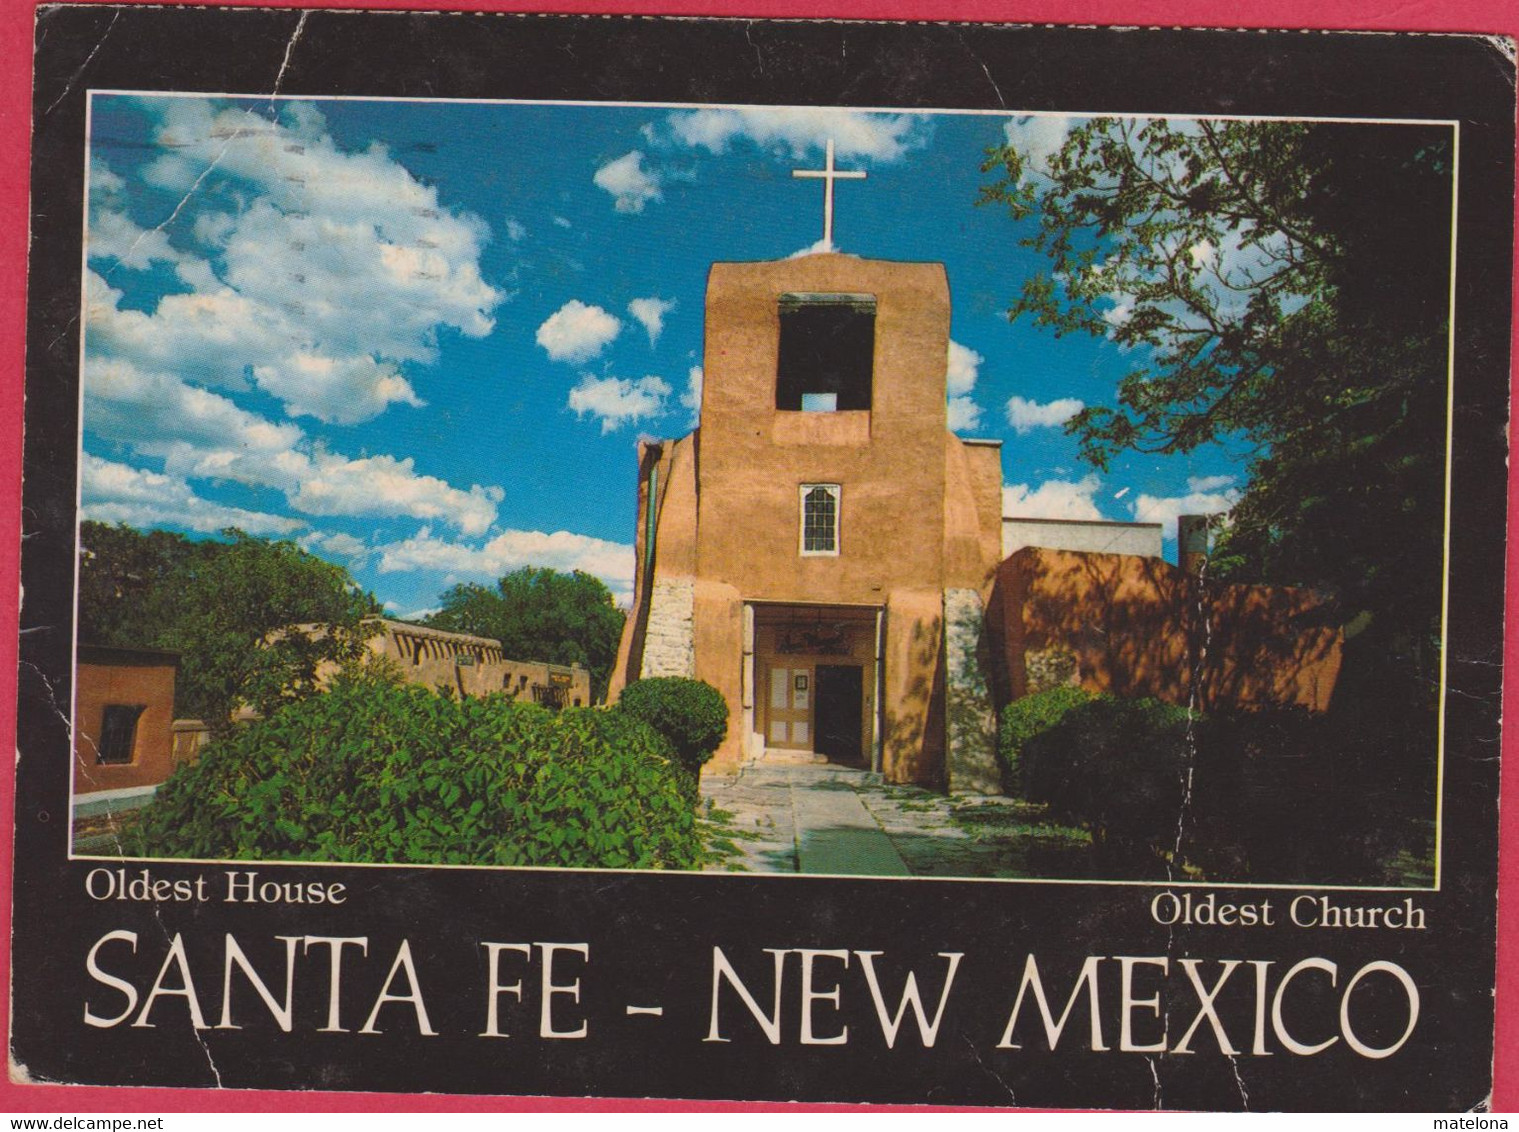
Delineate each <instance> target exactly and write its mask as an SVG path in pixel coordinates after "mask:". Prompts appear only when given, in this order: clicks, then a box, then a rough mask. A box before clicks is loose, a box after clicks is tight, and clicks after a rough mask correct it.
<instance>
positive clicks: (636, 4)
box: [0, 0, 1519, 1113]
mask: <svg viewBox="0 0 1519 1132" xmlns="http://www.w3.org/2000/svg"><path fill="white" fill-rule="evenodd" d="M128 2H142V0H128ZM207 6H212V5H207ZM214 6H227V7H231V6H243V7H251V6H258V7H266V8H268V7H299V6H302V5H301V4H300V3H297V2H295V0H251V2H244V0H233V2H232V3H227V2H226V0H223V3H221V4H218V5H214ZM306 6H315V7H325V8H370V9H374V8H401V9H408V8H409V9H417V10H423V11H426V10H430V9H436V8H445V7H446V8H458V9H470V10H484V11H552V12H588V13H589V12H607V11H613V10H615V11H617V12H628V13H638V14H643V15H684V16H693V15H702V16H754V17H784V18H807V17H830V18H849V19H876V20H970V21H984V22H1011V23H1052V24H1058V23H1066V24H1117V25H1124V26H1130V27H1132V26H1148V25H1160V26H1167V27H1248V28H1269V27H1292V28H1324V29H1348V28H1354V29H1366V30H1378V31H1447V32H1488V33H1503V34H1506V35H1509V36H1513V37H1516V38H1519V4H1516V3H1515V2H1514V0H1416V2H1411V3H1410V2H1399V0H1381V2H1379V3H1373V2H1371V0H813V2H808V0H613V2H612V3H606V2H603V3H597V2H596V0H557V2H554V3H549V4H543V5H535V4H531V3H528V4H521V3H506V2H498V3H491V2H489V0H485V2H482V0H434V2H432V3H427V2H425V0H307V3H306ZM33 9H34V4H33V3H31V2H30V0H0V265H3V269H0V500H3V501H4V502H3V504H0V736H4V737H6V738H5V739H4V740H3V741H0V753H3V751H4V749H5V748H6V747H8V746H10V743H11V739H10V736H13V735H14V733H15V705H16V640H17V605H16V601H15V600H14V598H13V596H12V595H14V594H16V593H17V587H18V585H19V579H18V569H17V554H18V551H19V546H20V514H19V503H20V497H21V407H22V396H23V395H22V374H23V362H24V360H25V341H26V290H25V288H26V271H25V265H26V255H27V230H28V222H27V184H28V172H29V170H28V166H29V156H30V142H29V137H30V123H31V115H32V100H31V93H32V92H31V39H32V19H33ZM1139 81H1141V82H1142V81H1143V79H1140V80H1139ZM1516 291H1519V288H1516ZM1516 330H1519V321H1516ZM1514 347H1519V334H1516V336H1515V341H1514V342H1513V343H1511V348H1514ZM1516 352H1519V350H1516ZM1511 373H1512V370H1511ZM1511 385H1512V379H1511ZM1516 510H1519V478H1516V477H1514V476H1513V475H1511V476H1510V479H1509V512H1510V522H1509V532H1510V540H1509V550H1508V555H1507V563H1508V582H1507V595H1506V596H1507V600H1506V602H1505V607H1506V611H1507V615H1506V621H1507V622H1508V623H1509V624H1510V625H1512V624H1513V622H1514V619H1515V616H1516V614H1519V549H1516V548H1519V541H1516V540H1515V539H1514V537H1513V534H1514V522H1513V515H1514V513H1515V511H1516ZM1505 659H1506V661H1507V670H1508V678H1507V679H1506V680H1505V686H1504V709H1505V710H1504V715H1505V716H1506V717H1507V716H1511V715H1512V713H1514V712H1515V711H1516V709H1519V638H1516V637H1515V636H1514V635H1513V634H1510V635H1509V637H1508V638H1507V643H1506V648H1505ZM1513 750H1519V732H1515V731H1512V730H1510V731H1506V733H1505V734H1504V737H1503V751H1504V760H1505V762H1506V761H1507V760H1508V759H1509V758H1513V757H1516V756H1514V755H1510V754H1509V753H1508V752H1509V751H1513ZM0 761H8V760H0ZM13 792H14V785H13V782H12V780H11V776H10V774H8V773H6V774H3V775H0V892H3V893H4V894H5V895H3V896H0V969H3V970H5V971H7V972H8V971H9V970H10V906H9V902H8V894H9V892H10V881H11V857H12V852H13V845H12V839H11V830H12V829H14V828H15V823H14V816H15V815H14V801H15V800H14V796H13ZM1501 821H1502V827H1501V843H1502V846H1503V849H1502V852H1501V855H1500V860H1499V907H1498V984H1497V1007H1498V1023H1497V1061H1496V1065H1495V1080H1494V1088H1493V1109H1494V1111H1497V1112H1508V1111H1514V1110H1515V1109H1519V907H1516V905H1519V787H1516V785H1515V784H1513V783H1510V784H1509V785H1508V788H1507V789H1505V791H1504V796H1503V799H1502V818H1501ZM8 998H9V995H8V993H6V994H0V1019H4V1022H5V1027H6V1031H7V1032H9V1017H8V1014H7V1011H8ZM798 1107H799V1106H796V1105H790V1104H773V1103H772V1104H724V1103H717V1102H684V1103H682V1102H670V1101H650V1100H605V1099H602V1100H586V1099H575V1098H567V1099H563V1098H561V1099H543V1098H534V1097H476V1096H461V1097H454V1096H439V1095H427V1096H412V1095H396V1094H389V1093H385V1094H379V1093H317V1092H285V1091H280V1092H275V1091H244V1090H227V1091H216V1090H207V1089H131V1090H125V1089H109V1088H88V1087H77V1086H59V1085H14V1084H10V1083H9V1082H6V1081H0V1111H8V1112H66V1113H90V1112H95V1113H121V1112H145V1113H153V1112H288V1111H294V1110H300V1111H307V1112H323V1111H327V1112H357V1111H377V1112H513V1111H547V1110H553V1111H562V1112H575V1111H581V1112H586V1111H591V1112H594V1111H636V1110H644V1111H650V1110H652V1111H684V1112H699V1111H723V1110H734V1109H749V1110H762V1111H763V1110H776V1111H780V1110H784V1111H789V1112H796V1111H798ZM800 1107H801V1108H802V1109H803V1110H806V1111H827V1110H830V1109H847V1108H850V1107H855V1106H845V1105H806V1106H800ZM887 1111H904V1110H902V1109H891V1108H888V1109H887Z"/></svg>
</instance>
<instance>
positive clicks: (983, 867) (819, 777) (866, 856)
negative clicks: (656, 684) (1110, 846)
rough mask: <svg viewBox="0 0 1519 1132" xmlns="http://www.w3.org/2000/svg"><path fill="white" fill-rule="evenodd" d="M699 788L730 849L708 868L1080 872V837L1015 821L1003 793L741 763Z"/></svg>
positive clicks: (1019, 812) (1017, 808)
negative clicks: (946, 791) (947, 790)
mask: <svg viewBox="0 0 1519 1132" xmlns="http://www.w3.org/2000/svg"><path fill="white" fill-rule="evenodd" d="M702 797H703V798H704V799H705V800H706V801H707V802H708V804H709V806H710V808H711V809H712V810H714V811H720V812H721V814H723V815H730V816H728V817H727V818H726V820H725V825H726V827H727V830H728V833H729V836H730V838H731V840H732V842H733V845H734V847H735V849H736V853H735V854H733V855H730V856H729V857H728V858H727V859H726V860H725V861H721V862H717V863H714V864H712V865H709V866H708V868H709V870H711V871H744V872H756V873H812V874H821V875H831V876H897V877H901V876H938V877H1020V876H1040V875H1051V871H1052V870H1053V871H1054V873H1055V874H1056V875H1073V874H1074V875H1079V874H1080V873H1081V872H1082V871H1084V870H1083V861H1084V858H1085V855H1086V848H1087V847H1086V846H1085V845H1084V844H1081V843H1079V842H1073V841H1072V840H1071V839H1070V838H1069V837H1066V838H1063V839H1062V838H1054V839H1052V838H1050V837H1048V836H1044V833H1045V831H1043V830H1033V829H1030V828H1029V827H1028V826H1026V825H1024V824H1022V822H1023V821H1024V820H1025V819H1024V817H1023V810H1024V808H1023V807H1022V806H1021V804H1020V803H1017V802H1014V801H1013V800H1011V799H1007V798H981V797H974V798H966V797H959V798H951V797H946V796H945V795H942V794H935V793H932V792H930V791H927V790H920V789H917V788H915V787H910V786H888V785H884V784H883V783H881V781H880V780H879V777H878V776H875V775H871V774H869V773H867V772H866V771H862V770H854V769H851V768H849V767H842V766H831V765H826V764H825V765H807V764H795V763H772V762H766V761H764V760H761V761H758V762H751V763H747V764H745V766H744V767H743V768H742V769H741V771H740V772H739V774H737V775H734V776H726V775H708V776H704V777H703V779H702Z"/></svg>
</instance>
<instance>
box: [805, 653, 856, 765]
mask: <svg viewBox="0 0 1519 1132" xmlns="http://www.w3.org/2000/svg"><path fill="white" fill-rule="evenodd" d="M864 671H865V670H864V669H863V668H861V667H860V666H859V665H858V664H820V665H818V666H817V708H816V715H815V717H814V718H815V722H816V726H817V739H816V742H815V745H814V746H813V750H815V751H816V752H817V753H818V754H820V755H827V756H828V757H829V758H830V759H832V760H833V761H835V762H842V763H856V764H857V763H861V762H863V761H864V752H863V751H862V750H861V749H860V748H861V742H860V739H861V731H860V714H861V709H862V708H863V706H864Z"/></svg>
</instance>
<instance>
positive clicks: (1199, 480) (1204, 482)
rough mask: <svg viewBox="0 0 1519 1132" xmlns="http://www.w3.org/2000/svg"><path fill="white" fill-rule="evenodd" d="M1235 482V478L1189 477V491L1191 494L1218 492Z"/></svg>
mask: <svg viewBox="0 0 1519 1132" xmlns="http://www.w3.org/2000/svg"><path fill="white" fill-rule="evenodd" d="M1233 482H1234V477H1233V476H1188V477H1187V490H1188V491H1191V492H1200V491H1203V492H1206V491H1218V490H1220V489H1221V488H1226V487H1228V486H1229V485H1230V484H1232V483H1233Z"/></svg>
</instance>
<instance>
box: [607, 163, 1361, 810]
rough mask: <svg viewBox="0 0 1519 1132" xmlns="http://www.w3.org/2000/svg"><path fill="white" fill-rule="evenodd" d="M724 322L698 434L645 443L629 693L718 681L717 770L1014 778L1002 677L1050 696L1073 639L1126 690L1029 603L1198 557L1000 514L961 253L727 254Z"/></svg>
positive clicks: (626, 654) (979, 784) (1155, 531)
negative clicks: (1007, 758) (1005, 767)
mask: <svg viewBox="0 0 1519 1132" xmlns="http://www.w3.org/2000/svg"><path fill="white" fill-rule="evenodd" d="M832 157H833V154H832V146H831V145H830V147H829V152H828V163H827V165H828V168H827V171H826V174H824V175H827V174H832V175H833V176H842V175H843V174H839V173H835V172H834V170H833V161H832ZM856 175H857V176H862V175H863V174H856ZM825 187H826V197H825V201H826V203H825V214H824V215H825V220H824V244H823V246H824V247H831V246H832V241H831V227H832V216H831V212H832V208H831V206H832V187H833V186H832V180H831V179H830V180H827V181H826V182H825ZM705 319H706V324H705V355H704V382H703V389H702V401H701V416H700V422H699V427H698V428H697V429H695V430H694V431H693V432H692V433H690V434H689V435H687V436H685V437H682V438H680V439H678V440H669V441H666V440H645V441H641V442H640V443H639V446H638V528H637V535H636V542H635V547H636V554H637V562H636V572H635V577H634V583H633V605H632V609H631V612H630V615H629V617H628V620H627V624H626V627H625V628H624V631H623V638H622V642H621V646H620V649H619V654H618V660H617V665H616V668H615V669H614V671H613V675H612V683H611V696H612V698H614V699H615V697H616V695H617V694H618V692H619V691H620V690H621V688H622V687H623V686H625V685H626V684H627V683H629V682H631V681H633V680H636V679H640V678H643V677H651V676H690V677H695V678H697V679H701V680H705V681H706V682H707V683H709V684H712V685H713V686H715V687H716V688H717V689H718V690H719V691H720V692H721V693H722V694H723V696H724V698H725V699H726V700H727V702H728V708H729V716H728V734H727V739H726V740H725V742H724V744H723V746H722V747H721V748H720V749H719V751H718V752H717V754H716V755H715V756H714V758H713V761H712V762H711V763H710V764H709V767H708V770H709V772H718V773H722V772H729V773H731V772H733V771H735V770H737V769H738V768H739V767H740V766H741V765H742V763H743V762H744V761H745V760H746V759H754V758H762V757H766V758H787V757H801V758H806V757H808V756H811V757H813V758H819V759H821V758H826V759H827V760H828V761H830V762H836V763H842V764H845V765H851V766H856V767H861V768H866V769H870V770H873V771H876V772H879V773H880V774H881V775H882V776H883V777H884V778H885V779H886V780H887V781H889V782H897V783H917V784H919V785H924V786H931V787H936V788H939V789H951V790H954V791H957V792H960V791H972V792H997V791H999V790H1000V788H1001V785H1000V772H999V771H998V768H997V763H996V758H995V751H994V745H995V717H994V714H993V710H992V709H993V705H992V692H993V686H994V685H996V686H997V687H998V688H1000V689H1001V691H1002V694H1000V695H998V697H997V698H998V701H999V702H1002V701H1004V700H1005V699H1006V698H1008V692H1009V691H1010V692H1011V695H1013V696H1016V695H1021V694H1026V693H1027V692H1028V691H1033V690H1037V688H1036V687H1034V686H1032V685H1030V684H1029V683H1028V681H1027V680H1025V679H1024V670H1025V669H1028V670H1029V671H1033V670H1034V668H1035V662H1036V661H1037V662H1038V663H1040V664H1045V665H1046V666H1047V667H1048V666H1049V660H1050V657H1051V656H1053V657H1054V658H1055V660H1056V661H1057V662H1063V661H1064V658H1065V657H1066V656H1067V655H1068V654H1069V655H1070V656H1071V657H1072V660H1071V662H1070V664H1069V665H1066V666H1065V667H1064V668H1063V669H1061V672H1060V674H1059V675H1058V677H1057V678H1058V680H1059V681H1060V682H1069V683H1083V684H1089V683H1091V682H1092V680H1091V679H1088V677H1093V678H1096V679H1097V680H1098V686H1097V687H1095V688H1094V690H1104V689H1103V687H1102V685H1103V684H1111V683H1112V676H1111V674H1110V673H1106V672H1105V670H1104V669H1103V665H1102V660H1103V658H1102V656H1100V655H1096V654H1094V656H1093V657H1088V658H1086V659H1085V660H1083V658H1082V657H1081V656H1079V655H1078V653H1079V651H1080V642H1079V641H1078V642H1075V644H1074V645H1073V646H1072V647H1071V648H1067V647H1066V645H1067V642H1066V640H1065V638H1064V637H1062V638H1060V639H1055V637H1054V636H1053V635H1052V634H1053V631H1054V630H1055V629H1056V628H1059V630H1060V631H1061V632H1064V633H1066V635H1067V636H1069V635H1070V634H1069V630H1068V628H1066V627H1056V626H1054V625H1053V619H1051V618H1049V617H1046V618H1045V619H1044V620H1045V621H1046V622H1050V623H1051V624H1050V625H1045V624H1044V623H1043V622H1041V623H1040V624H1039V625H1033V624H1030V625H1027V626H1025V625H1024V624H1023V622H1022V621H1021V620H1019V619H1020V618H1021V617H1022V616H1023V611H1025V610H1027V611H1029V613H1030V615H1033V614H1035V613H1037V612H1038V611H1039V610H1040V609H1043V608H1046V607H1053V608H1061V604H1062V602H1063V601H1065V600H1066V598H1065V595H1063V594H1062V593H1060V592H1051V593H1042V592H1041V591H1040V587H1041V586H1048V585H1054V586H1055V587H1056V590H1058V589H1059V587H1060V586H1061V585H1062V584H1064V583H1063V582H1062V581H1061V580H1060V579H1061V575H1060V568H1061V566H1062V565H1066V566H1068V565H1070V563H1071V562H1076V563H1078V564H1079V565H1081V566H1083V567H1090V566H1091V565H1092V564H1093V563H1100V564H1101V565H1102V566H1103V568H1104V569H1106V570H1107V573H1108V574H1109V575H1111V577H1112V578H1113V579H1114V580H1113V583H1112V585H1113V587H1115V589H1114V593H1112V594H1101V593H1085V594H1084V597H1085V599H1086V600H1087V601H1090V602H1092V603H1093V604H1094V607H1093V610H1092V615H1093V616H1094V617H1095V616H1097V614H1098V613H1099V612H1100V611H1099V610H1098V609H1097V608H1096V606H1097V605H1099V604H1102V603H1105V602H1106V603H1108V605H1109V606H1111V603H1112V601H1113V600H1115V599H1118V600H1129V597H1130V596H1131V595H1132V594H1133V593H1136V592H1140V591H1143V592H1145V593H1148V592H1149V591H1148V590H1147V589H1146V588H1145V587H1146V586H1149V587H1150V588H1152V589H1153V583H1154V582H1155V581H1156V580H1157V579H1156V578H1155V577H1153V576H1152V575H1155V573H1156V571H1162V572H1166V571H1169V572H1172V573H1177V574H1179V573H1180V571H1179V570H1177V568H1175V567H1171V566H1169V565H1168V564H1166V563H1164V562H1162V561H1160V559H1159V555H1160V548H1161V532H1160V527H1159V524H1129V523H1061V522H1058V521H1050V520H1040V519H1038V518H1037V517H1032V518H1023V517H1020V518H1017V519H1010V520H1009V521H1008V523H1006V524H1005V523H1004V517H1003V513H1002V483H1003V480H1002V453H1001V441H990V440H968V439H961V438H959V437H957V436H955V435H954V434H953V433H951V432H950V431H949V429H948V427H947V417H946V413H947V410H946V382H947V364H948V354H949V330H950V296H949V283H948V279H947V277H946V274H945V269H944V266H943V265H942V264H938V263H894V262H886V261H881V260H869V259H860V258H857V257H855V256H850V255H843V254H838V253H834V252H824V253H818V254H807V255H802V256H799V257H795V258H791V259H785V260H778V261H773V262H764V263H715V264H713V265H712V268H711V271H710V274H709V276H708V280H707V293H706V307H705ZM1005 537H1006V538H1007V539H1008V540H1009V545H1007V546H1004V539H1005ZM1020 546H1021V547H1023V549H1019V547H1020ZM1061 547H1064V548H1066V549H1063V550H1057V549H1048V548H1061ZM1041 548H1045V549H1041ZM1094 548H1101V550H1097V549H1094ZM1114 550H1117V551H1121V552H1122V553H1111V552H1110V551H1114ZM1009 555H1010V557H1009ZM1031 570H1032V573H1031ZM1136 571H1138V572H1139V574H1138V575H1137V577H1138V584H1137V587H1136V584H1135V577H1136V573H1135V572H1136ZM1081 573H1082V574H1083V576H1084V575H1085V574H1088V573H1090V570H1083V571H1081ZM1046 579H1054V580H1053V581H1046ZM999 581H1000V584H1001V586H1002V588H1003V589H1004V590H1009V591H1011V590H1012V589H1015V588H1018V587H1021V589H1019V591H1018V592H1019V594H1020V597H1019V599H1018V602H1017V609H1016V610H1013V609H1010V608H1004V605H1005V604H1006V603H1002V602H1000V601H998V602H997V607H996V609H995V610H994V614H995V615H994V616H993V617H991V618H988V617H987V608H988V603H989V602H990V601H992V600H993V599H994V596H996V595H994V584H997V583H999ZM1159 581H1161V582H1163V583H1166V584H1168V585H1169V584H1170V578H1169V575H1167V576H1166V577H1163V578H1159ZM1248 588H1249V589H1251V590H1256V589H1264V587H1248ZM1173 591H1174V592H1172V591H1167V595H1166V600H1167V601H1168V602H1171V603H1172V604H1173V605H1174V604H1175V601H1176V597H1175V594H1176V593H1180V591H1179V590H1175V587H1174V586H1173ZM1152 604H1153V603H1152ZM1065 612H1069V609H1068V608H1066V609H1065ZM1124 614H1125V617H1124V619H1125V620H1132V618H1130V617H1129V611H1128V610H1125V611H1124ZM1174 614H1175V610H1174V609H1170V610H1169V615H1172V616H1171V620H1170V621H1165V623H1164V625H1163V626H1162V628H1163V629H1165V630H1166V631H1168V632H1169V631H1171V630H1172V629H1173V622H1174V621H1175V617H1174ZM989 627H990V628H991V629H993V630H994V632H993V633H992V634H988V632H987V629H988V628H989ZM1046 628H1049V629H1051V631H1052V632H1051V634H1047V635H1050V640H1045V639H1044V637H1041V636H1040V633H1041V631H1043V630H1044V629H1046ZM1177 632H1181V633H1182V634H1183V635H1184V630H1177ZM1172 635H1175V634H1174V633H1173V634H1172ZM1010 645H1011V646H1012V647H1013V648H1014V649H1016V650H1025V651H1027V652H1028V655H1026V656H1025V655H1024V651H1018V654H1017V656H1015V657H1013V658H1012V666H1013V667H1016V668H1017V669H1018V671H1017V673H1015V674H1014V679H1013V680H1012V682H1011V684H1012V685H1013V686H1011V687H1010V685H1009V680H1008V678H1007V674H1006V670H1007V669H1008V667H1009V662H1008V660H1007V659H1006V658H1005V657H1001V656H998V655H995V654H1001V653H1006V652H1007V651H1008V649H1009V646H1010ZM1036 646H1037V647H1036ZM1046 646H1052V647H1046ZM1089 651H1090V650H1089ZM1099 651H1100V650H1099ZM1185 651H1186V650H1185V647H1181V648H1180V650H1179V651H1178V654H1177V657H1176V660H1177V663H1178V664H1180V665H1184V664H1185ZM999 664H1000V667H1001V669H1002V676H1001V678H1000V679H994V677H993V673H994V670H996V669H997V668H998V667H999ZM1055 667H1056V668H1060V663H1056V664H1055ZM1335 667H1336V669H1337V653H1336V656H1335ZM1171 675H1173V676H1174V675H1175V673H1174V672H1173V673H1171ZM1120 678H1122V674H1120ZM1315 687H1317V685H1315ZM1142 690H1143V689H1141V691H1142Z"/></svg>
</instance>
